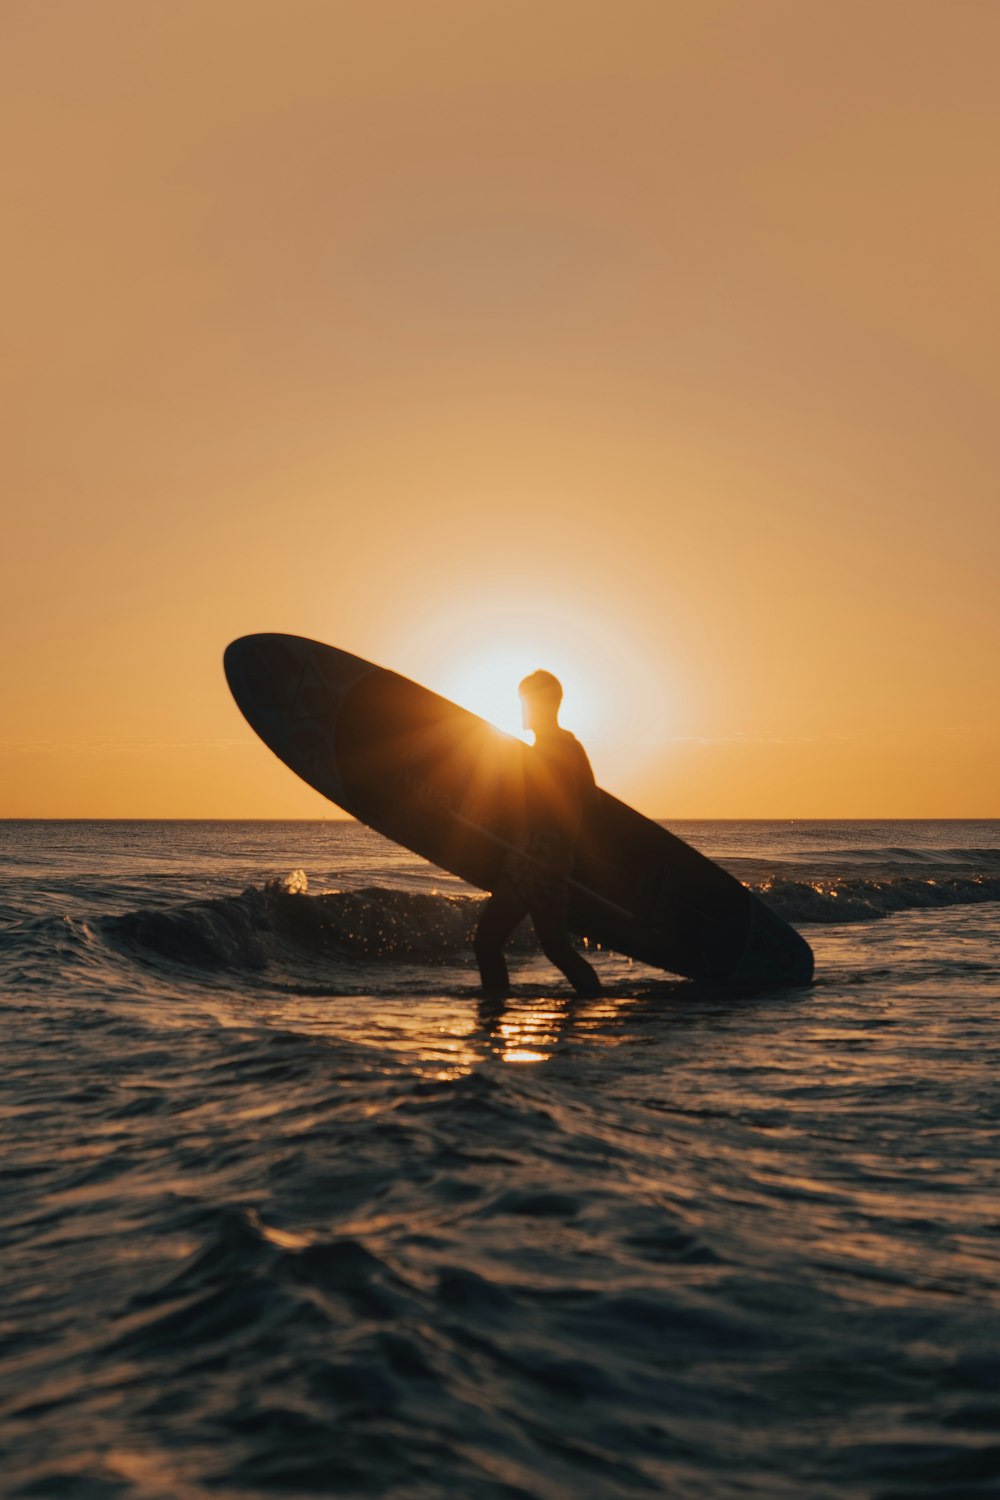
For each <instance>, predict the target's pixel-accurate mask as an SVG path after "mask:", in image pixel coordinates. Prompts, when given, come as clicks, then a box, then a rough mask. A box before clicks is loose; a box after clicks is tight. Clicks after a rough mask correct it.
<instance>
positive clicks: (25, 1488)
mask: <svg viewBox="0 0 1000 1500" xmlns="http://www.w3.org/2000/svg"><path fill="white" fill-rule="evenodd" d="M669 826H670V827H671V828H672V829H673V830H674V831H675V832H677V833H679V834H680V835H681V836H682V837H684V838H686V839H688V840H689V841H690V842H692V843H693V844H695V845H696V847H698V848H700V849H702V850H703V851H704V852H705V853H707V854H709V855H710V856H712V857H713V858H716V859H718V860H720V861H721V863H723V864H724V865H725V866H726V867H727V868H729V869H730V870H732V871H733V872H734V873H735V874H736V875H737V876H738V877H739V878H740V879H742V880H745V881H746V882H747V883H748V884H750V885H752V886H753V887H754V888H755V889H757V890H758V891H760V892H761V893H762V895H763V896H764V898H765V899H766V900H768V901H769V902H771V904H773V905H774V906H775V907H776V909H777V910H778V911H779V912H781V913H782V914H783V915H784V916H785V917H786V918H787V919H788V920H790V921H791V922H793V923H794V924H796V925H798V926H801V927H802V930H803V931H804V933H805V934H806V936H807V937H808V939H809V941H810V943H811V944H812V945H813V947H814V949H815V952H816V959H817V977H816V983H815V984H814V985H813V986H812V987H810V988H808V989H797V990H790V991H785V992H774V993H768V994H762V995H758V996H756V997H754V998H752V999H746V998H743V999H732V998H727V997H725V996H724V995H710V994H703V993H699V992H698V990H697V989H696V987H694V986H692V985H690V984H687V983H684V982H682V981H678V980H674V979H671V978H670V977H669V976H667V975H664V974H661V973H658V972H657V971H654V970H651V969H647V968H643V967H642V966H641V965H639V964H634V963H630V962H629V961H628V960H626V959H623V958H621V957H619V956H616V955H614V954H611V953H603V952H592V957H593V960H594V962H595V964H596V966H597V967H598V969H599V970H600V972H601V975H602V978H603V980H604V983H605V987H606V992H605V994H604V995H603V996H601V997H600V998H598V999H594V1000H580V1001H578V1000H575V999H574V998H573V997H572V995H570V994H569V993H568V992H567V989H566V987H565V985H564V984H563V982H562V979H561V976H559V975H558V974H555V973H554V972H553V971H552V970H550V969H549V968H548V967H547V965H546V963H545V961H544V960H543V958H542V957H541V955H540V954H539V953H538V951H537V949H536V948H535V946H534V944H533V941H532V936H531V933H530V929H529V930H527V931H524V932H520V933H519V934H518V935H517V936H516V938H515V941H514V943H513V945H512V952H511V960H512V974H513V979H514V994H513V998H512V999H511V1001H510V1002H509V1003H508V1004H507V1005H506V1006H504V1007H497V1006H492V1007H491V1006H487V1005H484V1004H483V1003H482V1002H481V1001H480V999H479V997H478V995H477V987H476V974H475V970H474V967H473V964H472V960H471V955H470V952H469V934H470V931H471V929H472V927H473V925H474V922H475V916H476V910H477V902H478V900H479V899H480V898H479V896H478V895H477V893H475V892H473V891H470V890H469V889H468V888H467V887H465V886H463V885H462V884H461V882H459V881H457V880H455V879H453V878H452V877H450V876H448V875H446V874H444V873H443V872H441V871H439V870H435V869H433V868H432V867H430V866H428V865H426V864H425V863H423V862H422V861H420V860H418V859H416V858H414V857H413V856H411V855H408V854H406V853H405V852H404V851H402V850H400V849H398V848H396V847H394V846H392V845H390V844H388V843H386V842H385V841H384V840H382V839H381V838H379V837H378V836H376V835H374V834H371V833H369V832H367V831H365V830H364V829H362V828H359V827H358V826H357V825H355V824H352V823H339V822H332V821H331V822H315V823H87V822H58V823H57V822H23V823H11V822H8V823H3V824H0V1003H2V1018H3V1043H2V1045H3V1063H2V1068H0V1132H2V1152H0V1209H2V1212H0V1247H2V1248H0V1492H2V1494H3V1495H5V1496H18V1497H20V1496H53V1497H56V1496H58V1497H68V1500H105V1497H107V1500H111V1497H115V1500H118V1497H169V1500H208V1497H227V1496H232V1497H264V1496H268V1497H271V1496H276V1495H282V1496H315V1495H317V1494H319V1495H348V1496H349V1495H358V1496H367V1495H385V1496H392V1497H398V1500H428V1497H437V1496H459V1497H464V1496H469V1497H489V1500H501V1497H503V1500H512V1497H539V1500H569V1497H590V1496H593V1497H604V1496H608V1497H615V1496H622V1497H624V1496H636V1497H639V1496H650V1495H667V1496H676V1497H691V1500H695V1497H698V1500H702V1497H706V1496H708V1497H712V1496H719V1497H727V1500H728V1497H732V1500H737V1497H746V1496H761V1497H785V1496H787V1497H793V1496H794V1497H812V1496H816V1497H827V1496H828V1497H831V1500H832V1497H838V1500H840V1497H845V1500H846V1497H859V1500H860V1497H871V1500H875V1497H878V1500H907V1497H917V1496H935V1497H947V1500H965V1497H969V1500H971V1497H984V1496H988V1495H989V1496H996V1495H997V1494H998V1493H1000V1165H998V1155H997V1127H998V1120H1000V1025H998V997H1000V942H998V936H997V919H998V915H1000V905H998V901H1000V824H998V823H995V822H993V823H987V822H964V823H958V822H940V823H938V822H915V823H900V822H886V823H872V822H866V823H847V822H837V823H829V822H828V823H822V822H811V823H805V822H794V823H792V822H785V823H698V824H690V823H688V824H685V823H671V824H670V825H669Z"/></svg>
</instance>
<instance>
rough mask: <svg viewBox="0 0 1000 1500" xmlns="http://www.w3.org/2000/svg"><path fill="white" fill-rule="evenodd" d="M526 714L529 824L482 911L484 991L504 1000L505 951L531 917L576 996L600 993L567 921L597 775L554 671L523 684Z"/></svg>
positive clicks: (479, 945)
mask: <svg viewBox="0 0 1000 1500" xmlns="http://www.w3.org/2000/svg"><path fill="white" fill-rule="evenodd" d="M518 692H519V693H520V696H521V717H522V720H523V723H524V727H525V729H530V730H531V731H532V733H533V734H534V736H535V748H534V753H533V754H532V755H531V756H530V757H529V765H528V774H527V777H526V781H527V785H526V789H525V792H526V795H525V804H526V818H525V827H524V829H523V830H522V831H521V834H520V837H519V838H518V840H517V845H518V847H517V849H516V850H512V852H511V853H510V854H509V855H507V856H506V858H505V860H504V862H503V866H502V869H501V873H500V877H499V879H498V881H497V884H496V887H495V889H494V891H493V893H492V895H491V896H490V898H489V900H488V901H487V903H486V905H485V907H484V908H483V914H482V916H481V917H480V919H479V925H478V927H477V928H476V936H475V940H474V947H475V952H476V959H477V962H478V964H479V972H480V974H481V975H482V980H483V994H484V995H485V996H486V998H487V999H490V1000H503V999H506V998H507V996H508V994H509V993H510V979H509V976H508V974H507V964H506V962H505V961H504V956H503V948H504V944H505V943H506V941H507V939H508V938H509V937H510V935H511V933H512V932H513V931H514V928H515V927H516V926H517V924H518V922H520V921H521V919H522V918H523V917H525V916H527V915H529V914H530V916H531V920H532V923H533V925H534V928H535V932H536V933H537V935H538V941H539V942H540V943H541V946H542V952H543V953H544V954H545V956H546V958H547V959H548V960H549V962H550V963H553V964H555V966H556V968H557V969H561V970H562V972H563V973H564V974H565V976H566V978H567V979H568V980H569V982H570V984H571V985H572V986H573V988H574V989H575V990H576V992H577V994H578V995H596V994H598V993H599V992H600V988H601V982H600V980H599V979H598V977H597V975H596V973H595V972H594V970H593V969H592V968H591V966H590V964H589V963H588V962H587V960H586V959H585V958H584V957H583V956H582V955H581V954H580V953H578V952H577V950H576V949H575V948H574V947H573V945H572V943H571V941H570V936H569V929H568V927H567V918H568V910H569V888H568V885H567V880H568V878H569V874H570V871H571V870H572V868H573V860H574V857H575V854H576V843H577V839H578V837H579V834H580V825H581V823H582V821H583V810H584V804H585V802H586V800H587V798H588V797H589V796H590V795H592V793H593V790H594V773H593V771H592V770H591V769H590V762H589V760H588V759H587V756H586V752H585V751H584V748H583V746H582V745H581V744H580V742H579V740H577V739H576V737H575V736H574V735H572V734H570V732H569V730H567V729H563V728H562V727H561V726H560V724H559V705H560V703H561V702H562V687H561V686H560V683H559V680H558V678H556V677H553V675H552V673H551V672H532V674H531V676H530V677H526V678H525V679H524V681H523V682H522V683H521V684H520V686H519V688H518Z"/></svg>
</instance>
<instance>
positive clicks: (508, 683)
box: [441, 645, 595, 739]
mask: <svg viewBox="0 0 1000 1500" xmlns="http://www.w3.org/2000/svg"><path fill="white" fill-rule="evenodd" d="M560 657H562V658H563V659H559V658H560ZM538 667H544V668H545V670H546V671H547V672H554V673H555V675H556V676H557V677H558V678H559V681H560V682H561V683H562V687H563V703H562V709H561V711H560V719H561V721H562V722H563V723H564V724H565V725H566V727H567V728H568V729H572V730H573V731H574V732H575V733H578V734H581V735H585V734H587V733H588V732H589V731H592V730H593V729H594V727H595V726H594V723H593V719H594V715H593V713H592V712H591V711H588V692H587V686H588V684H587V677H586V672H585V670H582V669H581V668H580V667H579V666H578V665H575V664H574V663H573V662H572V661H570V660H567V659H565V653H560V652H558V651H555V652H553V651H552V650H549V651H539V650H536V649H534V648H533V647H529V646H511V645H503V646H495V647H492V648H490V647H487V648H485V649H482V650H476V651H470V652H469V653H468V654H467V655H465V656H462V657H460V658H459V659H458V660H457V661H456V662H455V664H454V666H453V667H452V668H451V669H450V670H449V671H448V672H447V673H445V674H444V677H443V681H442V685H441V691H442V692H443V693H444V694H445V696H446V697H448V698H452V699H453V700H454V701H455V702H456V703H459V704H461V706H462V707H463V708H468V709H470V710H471V711H472V712H473V713H474V714H478V715H479V717H480V718H482V719H486V720H487V721H488V722H489V723H490V724H494V725H495V726H496V727H497V729H502V730H503V731H504V733H505V734H511V735H516V736H517V737H518V738H519V739H528V738H529V736H528V734H527V732H526V731H525V730H524V728H523V727H522V724H521V702H520V699H519V698H518V694H517V685H518V683H519V682H520V681H521V679H522V678H524V677H527V676H528V673H529V672H534V671H535V670H536V669H537V668H538ZM589 701H590V704H591V705H592V703H593V699H592V698H591V699H590V700H589Z"/></svg>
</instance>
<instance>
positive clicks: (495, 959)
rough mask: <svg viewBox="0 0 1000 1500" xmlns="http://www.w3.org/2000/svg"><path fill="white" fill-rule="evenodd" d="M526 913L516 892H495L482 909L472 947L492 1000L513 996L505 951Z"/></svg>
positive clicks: (484, 984)
mask: <svg viewBox="0 0 1000 1500" xmlns="http://www.w3.org/2000/svg"><path fill="white" fill-rule="evenodd" d="M527 912H528V906H527V902H523V901H519V900H518V899H517V897H516V895H515V893H514V892H513V891H510V892H508V891H506V890H504V891H501V892H494V894H493V895H492V896H491V897H490V898H489V900H488V901H487V902H486V905H485V906H484V907H483V910H482V915H481V916H480V918H479V923H478V926H477V927H476V935H475V937H474V938H473V940H472V946H473V948H474V950H475V954H476V962H477V963H478V965H479V973H480V977H481V978H482V981H483V994H484V995H485V996H486V997H487V999H489V1000H506V998H507V996H508V995H509V994H510V976H509V975H508V973H507V964H506V961H505V959H504V956H503V948H504V944H505V943H506V941H507V939H508V938H509V937H510V935H511V933H512V932H513V931H514V928H515V927H516V926H517V924H518V922H520V920H521V918H522V917H524V916H526V915H527Z"/></svg>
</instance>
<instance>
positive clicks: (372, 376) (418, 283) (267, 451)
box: [0, 0, 1000, 817]
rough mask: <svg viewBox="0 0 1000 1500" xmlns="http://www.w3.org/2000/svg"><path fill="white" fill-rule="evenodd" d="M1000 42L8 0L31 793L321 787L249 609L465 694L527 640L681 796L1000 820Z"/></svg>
mask: <svg viewBox="0 0 1000 1500" xmlns="http://www.w3.org/2000/svg"><path fill="white" fill-rule="evenodd" d="M998 56H1000V6H995V5H991V4H988V3H977V0H949V3H941V0H933V3H926V0H837V3H836V4H820V3H817V4H811V3H803V0H755V3H752V4H748V3H747V0H690V3H675V0H649V3H645V0H618V3H615V4H610V3H607V0H601V3H599V4H595V3H590V0H530V3H521V0H503V3H494V0H437V3H431V0H340V3H333V0H268V3H261V0H170V3H169V4H163V5H137V4H136V3H135V0H94V3H92V4H89V5H81V4H79V3H77V0H44V3H39V0H6V3H5V4H4V6H3V9H2V12H0V73H2V75H3V76H2V79H0V83H2V87H0V100H2V103H0V111H2V114H3V116H4V119H3V126H4V129H3V140H4V143H5V145H4V152H5V160H4V163H3V171H4V183H5V189H4V196H5V201H6V206H7V214H6V216H5V218H6V221H7V222H6V227H5V232H4V235H3V236H2V237H0V262H2V265H3V276H2V286H3V290H4V302H5V306H4V309H3V326H4V333H3V339H2V345H0V349H2V354H0V379H2V382H3V390H2V392H0V396H2V409H3V412H4V423H3V427H4V437H3V460H2V461H3V496H4V524H3V539H4V546H3V554H2V564H0V566H2V579H0V584H2V588H0V627H2V639H3V641H4V643H5V646H6V648H7V649H6V651H5V660H6V663H7V670H6V679H5V682H4V688H3V714H2V718H0V816H15V817H16V816H95V817H101V816H108V817H110V816H196V817H210V816H220V817H238V816H261V817H278V816H290V817H294V816H316V815H318V816H322V815H325V814H327V813H330V814H333V813H334V812H335V809H333V808H332V807H331V806H330V804H327V803H324V802H323V801H322V799H320V798H319V797H318V795H317V794H315V793H313V792H311V791H310V790H309V789H308V788H307V787H305V786H304V785H302V784H300V783H298V782H297V781H296V780H295V779H294V778H293V777H292V775H291V773H289V772H288V771H287V770H285V768H284V767H282V766H281V765H280V764H279V763H278V762H277V761H276V760H274V758H273V757H272V756H270V754H269V752H267V751H266V750H265V749H264V747H263V746H262V745H260V744H259V742H257V741H256V740H255V739H254V737H253V735H252V733H251V732H250V730H249V729H248V728H247V726H246V725H245V724H244V722H243V720H242V719H241V717H240V715H239V713H238V711H237V710H236V708H235V706H234V705H233V703H232V702H231V700H230V698H229V695H228V691H227V689H226V686H225V681H224V678H223V676H222V668H221V654H222V650H223V647H224V646H225V644H226V643H227V642H228V641H229V640H230V639H232V638H233V637H235V636H237V635H241V634H244V633H246V632H248V631H252V630H287V631H292V632H296V633H300V634H304V635H310V636H314V637H316V638H318V639H320V640H324V641H329V642H331V643H333V644H335V645H339V646H342V647H345V648H346V649H348V650H351V651H354V652H357V653H358V654H360V655H363V656H368V657H371V658H372V659H374V660H376V661H379V662H381V663H383V664H384V665H387V666H393V667H395V668H397V669H398V670H400V671H403V672H406V673H408V674H409V675H412V676H415V677H417V678H419V679H420V680H421V681H424V682H426V683H428V685H430V686H433V687H436V688H438V689H440V690H442V691H456V687H455V684H456V683H459V682H461V681H468V672H469V663H470V659H473V658H476V656H477V654H478V653H479V652H482V653H483V657H484V659H486V658H488V657H491V654H492V657H494V658H495V657H496V654H497V652H500V653H501V655H502V652H503V650H504V649H505V648H506V647H508V646H509V645H510V642H511V641H512V640H514V639H515V638H516V639H517V642H518V644H519V648H523V649H524V650H527V651H531V650H536V655H537V660H536V661H535V662H534V663H533V665H542V666H547V665H554V666H556V668H557V669H558V670H561V671H562V672H563V674H564V676H565V678H566V682H567V687H568V689H570V699H571V700H572V697H573V695H574V694H575V696H576V702H577V705H578V723H577V725H576V726H574V722H573V718H572V716H571V715H570V714H569V712H567V719H568V722H569V723H570V727H579V729H580V732H581V734H585V736H586V739H587V743H588V747H589V748H590V749H591V751H592V759H593V761H594V765H595V769H596V771H597V774H598V779H599V780H600V781H601V782H602V783H603V784H604V785H605V786H607V787H608V788H609V790H612V791H615V792H616V793H618V794H619V795H622V796H624V797H626V799H628V800H630V801H633V802H634V803H636V804H637V805H638V806H639V807H641V808H642V809H643V810H644V811H646V812H648V813H651V814H653V815H657V816H664V817H671V816H674V817H683V816H705V817H711V816H720V817H721V816H734V817H739V816H747V817H755V816H788V817H796V816H892V815H896V816H907V815H909V816H987V815H993V816H996V815H998V814H1000V797H998V792H997V766H998V765H1000V693H998V692H997V667H996V663H997V660H998V655H1000V639H998V636H1000V632H998V628H997V595H998V590H997V571H998V570H997V542H998V538H1000V519H998V516H1000V510H998V484H997V480H998V471H1000V462H998V459H1000V423H998V421H997V409H998V399H997V398H998V396H1000V390H998V386H1000V380H998V354H997V350H998V347H1000V329H998V327H997V324H998V313H1000V295H998V293H1000V288H998V286H997V270H996V268H997V267H998V266H1000V234H998V227H1000V180H998V179H1000V166H998V153H997V149H996V147H997V141H998V140H1000V93H998V90H997V87H996V59H997V57H998ZM512 665H513V663H512ZM514 685H515V684H514V682H513V681H512V683H511V692H513V690H514ZM567 709H568V710H569V702H568V704H567ZM584 721H586V722H584Z"/></svg>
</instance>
